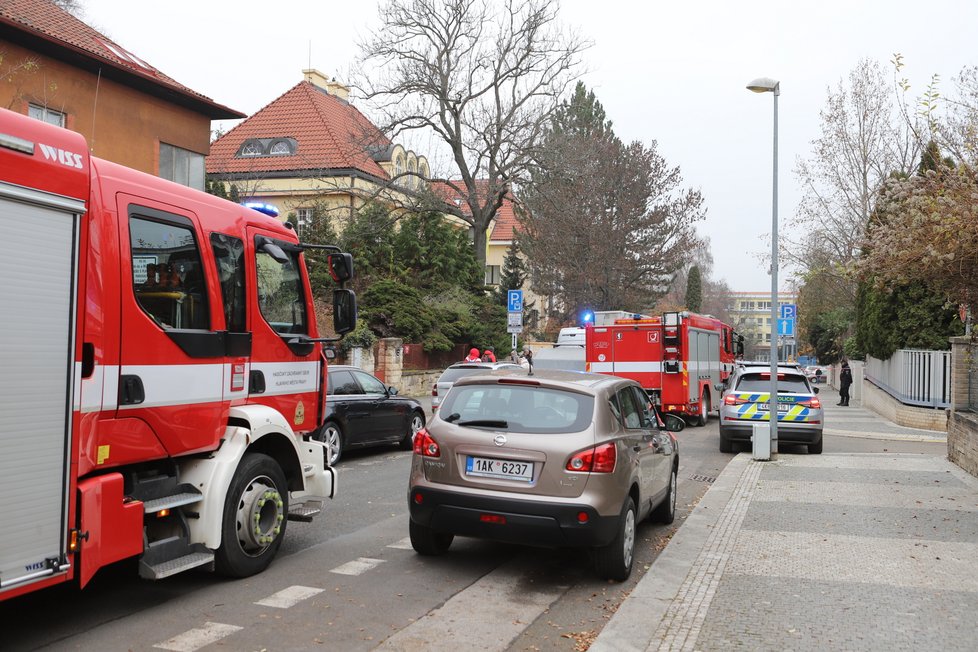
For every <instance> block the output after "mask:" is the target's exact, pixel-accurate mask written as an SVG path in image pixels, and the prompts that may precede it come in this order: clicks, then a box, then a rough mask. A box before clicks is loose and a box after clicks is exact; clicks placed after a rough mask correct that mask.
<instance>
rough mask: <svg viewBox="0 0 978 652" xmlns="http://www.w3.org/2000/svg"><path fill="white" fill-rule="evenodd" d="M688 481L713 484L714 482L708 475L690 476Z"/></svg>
mask: <svg viewBox="0 0 978 652" xmlns="http://www.w3.org/2000/svg"><path fill="white" fill-rule="evenodd" d="M689 479H690V480H695V481H696V482H713V481H715V480H716V478H712V477H710V476H708V475H691V476H689Z"/></svg>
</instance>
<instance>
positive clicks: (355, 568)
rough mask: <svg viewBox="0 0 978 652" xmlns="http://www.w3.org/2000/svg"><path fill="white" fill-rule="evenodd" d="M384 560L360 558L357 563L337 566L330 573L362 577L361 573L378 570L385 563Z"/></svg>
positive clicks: (352, 562) (351, 562)
mask: <svg viewBox="0 0 978 652" xmlns="http://www.w3.org/2000/svg"><path fill="white" fill-rule="evenodd" d="M384 561H385V560H383V559H370V558H369V557H360V558H359V559H357V560H356V561H349V562H347V563H345V564H343V565H342V566H337V567H336V568H334V569H333V570H331V571H329V572H330V573H336V574H337V575H360V574H361V573H366V572H367V571H368V570H370V569H372V568H377V567H378V566H380V565H381V564H383V563H384Z"/></svg>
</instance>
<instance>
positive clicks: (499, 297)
mask: <svg viewBox="0 0 978 652" xmlns="http://www.w3.org/2000/svg"><path fill="white" fill-rule="evenodd" d="M528 275H529V274H528V273H527V269H526V261H524V260H523V256H521V255H520V245H519V241H518V240H516V239H514V240H513V244H512V245H510V247H509V251H507V252H506V258H505V259H504V260H503V269H502V274H501V275H500V278H499V288H498V289H497V290H496V303H498V304H499V305H502V306H505V305H507V299H508V296H509V290H522V289H523V284H524V283H526V279H527V276H528Z"/></svg>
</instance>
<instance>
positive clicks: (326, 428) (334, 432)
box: [317, 421, 343, 466]
mask: <svg viewBox="0 0 978 652" xmlns="http://www.w3.org/2000/svg"><path fill="white" fill-rule="evenodd" d="M317 439H319V441H321V442H323V443H324V444H326V451H327V452H326V461H327V462H328V463H329V465H330V466H336V463H337V462H339V461H340V458H341V457H343V430H342V429H341V428H340V424H338V423H336V422H335V421H327V422H326V423H325V424H323V428H322V430H320V431H319V436H318V437H317Z"/></svg>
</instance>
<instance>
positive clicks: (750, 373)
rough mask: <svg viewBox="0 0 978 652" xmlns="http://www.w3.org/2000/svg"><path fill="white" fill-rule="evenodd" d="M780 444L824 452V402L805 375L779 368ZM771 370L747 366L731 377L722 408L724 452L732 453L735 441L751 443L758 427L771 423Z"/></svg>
mask: <svg viewBox="0 0 978 652" xmlns="http://www.w3.org/2000/svg"><path fill="white" fill-rule="evenodd" d="M777 373H778V379H777V388H778V442H779V443H785V444H804V445H806V446H807V447H808V452H809V453H814V454H818V453H821V452H822V426H823V425H824V418H823V414H822V402H821V400H820V399H819V398H818V396H817V394H818V387H812V386H811V384H810V383H809V381H808V377H807V376H806V375H805V372H804V371H802V370H800V369H798V368H796V367H784V366H781V367H778V369H777ZM770 400H771V369H770V367H767V368H763V367H744V368H741V369H739V370H737V371H736V372H734V374H733V376H732V377H731V378H730V384H729V386H728V387H727V388H726V389H725V390H724V391H723V397H722V401H721V405H720V452H723V453H732V452H733V447H734V442H737V441H744V442H749V441H750V439H751V435H752V433H753V430H754V424H755V423H758V422H764V421H770V420H771V412H770Z"/></svg>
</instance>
